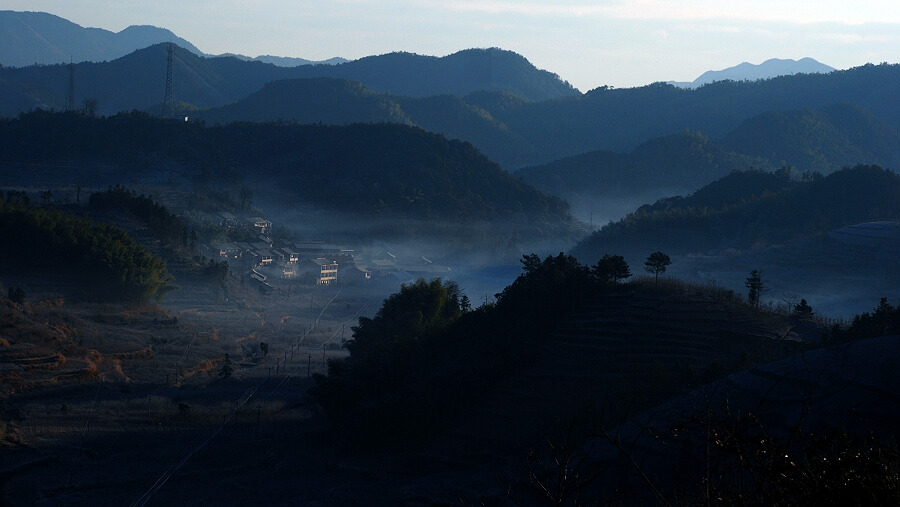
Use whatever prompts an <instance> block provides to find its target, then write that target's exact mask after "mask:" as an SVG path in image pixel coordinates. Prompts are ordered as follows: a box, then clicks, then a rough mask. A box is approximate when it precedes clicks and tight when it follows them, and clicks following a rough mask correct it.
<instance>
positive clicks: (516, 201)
mask: <svg viewBox="0 0 900 507" xmlns="http://www.w3.org/2000/svg"><path fill="white" fill-rule="evenodd" d="M0 150H2V151H3V152H5V153H9V154H10V156H9V157H8V159H7V160H6V162H7V163H9V164H12V168H11V169H9V170H10V171H24V170H27V169H26V168H27V166H28V164H29V163H48V162H53V161H60V160H65V161H67V162H68V163H72V164H76V165H75V166H74V167H81V169H80V170H81V171H83V172H88V171H90V170H93V169H92V168H96V167H97V164H98V163H101V164H104V165H108V164H111V165H113V166H114V167H116V168H117V169H116V170H117V171H118V172H119V174H121V177H122V178H126V177H127V178H134V177H138V176H140V175H141V174H143V175H144V176H148V175H150V174H153V173H154V172H155V171H156V170H157V167H158V166H160V165H162V166H165V165H166V164H167V163H171V162H175V163H177V164H178V166H179V167H181V168H182V169H180V171H182V172H183V173H184V176H185V177H188V178H191V179H192V180H194V181H195V182H196V183H197V184H199V185H209V186H217V185H223V184H224V185H247V186H250V187H252V188H257V189H261V188H271V189H272V190H273V191H277V192H278V193H280V194H282V195H287V196H289V197H290V198H291V199H293V200H294V202H305V203H309V204H314V205H316V206H319V207H322V208H327V209H332V210H337V211H345V212H351V213H355V214H361V215H367V216H379V217H383V218H409V219H418V220H429V221H450V222H461V223H469V221H500V222H503V223H505V224H507V225H511V226H513V228H514V229H519V228H521V230H522V231H531V232H530V233H529V234H546V233H548V232H549V233H551V234H555V233H561V234H564V235H567V234H572V233H574V232H575V231H577V230H580V229H579V228H578V226H577V224H576V223H575V222H574V220H573V219H572V218H571V216H569V215H568V213H567V205H566V203H565V202H564V201H562V200H560V199H558V198H555V197H551V196H547V195H545V194H542V193H540V192H538V191H537V190H535V189H534V188H533V187H531V186H530V185H528V184H525V183H523V182H522V181H520V180H518V179H515V178H513V177H512V176H510V175H509V174H508V173H507V172H505V171H503V170H502V169H501V168H500V167H499V166H497V164H495V163H493V162H491V161H490V160H489V159H487V158H486V157H484V156H483V155H481V154H480V153H479V152H478V151H477V150H476V149H475V148H474V147H473V146H472V145H471V144H469V143H465V142H462V141H450V140H448V139H446V138H444V137H442V136H439V135H436V134H432V133H429V132H426V131H423V130H421V129H418V128H415V127H409V126H403V125H397V124H354V125H348V126H342V127H337V126H323V125H292V124H278V123H267V124H251V123H243V124H234V125H229V126H224V127H210V128H207V127H205V126H203V125H200V124H196V123H185V122H175V121H170V120H161V119H157V118H152V117H150V116H148V115H146V114H141V113H130V114H120V115H115V116H111V117H107V118H92V117H88V116H86V115H82V114H78V113H61V114H53V113H43V112H36V113H32V114H28V115H22V116H21V117H19V118H17V119H10V120H5V121H0ZM167 161H168V162H167ZM538 231H542V232H538Z"/></svg>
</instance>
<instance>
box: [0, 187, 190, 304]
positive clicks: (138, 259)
mask: <svg viewBox="0 0 900 507" xmlns="http://www.w3.org/2000/svg"><path fill="white" fill-rule="evenodd" d="M0 230H2V231H3V234H4V236H5V237H7V238H15V242H10V243H7V244H6V245H4V247H3V248H2V249H0V260H2V261H3V262H4V263H14V264H15V265H16V266H20V267H24V268H25V269H31V270H35V271H40V272H46V273H58V274H63V275H75V276H77V277H79V278H80V279H81V280H82V282H83V283H84V287H85V292H88V293H91V294H92V295H94V296H100V297H103V298H108V297H112V298H113V299H123V300H129V301H143V300H146V299H161V298H162V297H163V296H164V295H165V294H166V292H168V291H170V290H172V289H173V288H174V286H173V285H172V282H173V278H172V276H171V275H170V274H169V273H168V271H167V270H166V264H165V262H164V261H163V260H162V259H160V258H159V257H157V256H155V255H153V254H151V253H150V252H149V251H148V250H147V249H146V248H145V247H143V246H141V245H138V244H137V243H135V242H134V240H132V239H131V237H130V236H128V234H126V233H125V232H124V231H122V230H121V229H119V228H117V227H114V226H111V225H99V224H96V223H94V222H91V221H89V220H87V219H83V218H76V217H74V216H71V215H68V214H65V213H63V212H61V211H59V210H57V209H55V208H51V207H33V206H30V205H28V204H27V203H25V202H24V201H23V200H22V199H20V198H18V197H17V196H16V195H15V194H8V195H7V198H6V199H3V198H0Z"/></svg>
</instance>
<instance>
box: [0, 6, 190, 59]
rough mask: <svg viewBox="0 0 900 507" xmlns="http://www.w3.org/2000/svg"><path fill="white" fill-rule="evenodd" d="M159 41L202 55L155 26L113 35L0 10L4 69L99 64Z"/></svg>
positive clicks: (0, 56) (0, 54) (51, 18)
mask: <svg viewBox="0 0 900 507" xmlns="http://www.w3.org/2000/svg"><path fill="white" fill-rule="evenodd" d="M160 42H173V43H175V44H177V45H179V46H181V47H183V48H185V49H187V50H188V51H191V52H192V53H194V54H197V55H202V54H203V52H201V51H200V50H199V49H197V47H196V46H194V45H193V44H191V43H190V42H188V41H186V40H184V39H182V38H181V37H178V36H177V35H175V34H174V33H172V32H171V31H169V30H167V29H164V28H157V27H155V26H147V25H140V26H138V25H133V26H129V27H128V28H126V29H124V30H122V31H121V32H118V33H116V32H111V31H109V30H104V29H101V28H85V27H82V26H80V25H77V24H75V23H72V22H71V21H68V20H66V19H63V18H61V17H59V16H54V15H53V14H48V13H45V12H17V11H0V64H3V65H4V66H7V67H25V66H28V65H35V64H40V65H52V64H57V63H69V62H70V61H71V62H75V63H79V62H103V61H109V60H115V59H116V58H121V57H123V56H125V55H127V54H129V53H132V52H134V51H135V50H138V49H143V48H145V47H147V46H152V45H153V44H158V43H160Z"/></svg>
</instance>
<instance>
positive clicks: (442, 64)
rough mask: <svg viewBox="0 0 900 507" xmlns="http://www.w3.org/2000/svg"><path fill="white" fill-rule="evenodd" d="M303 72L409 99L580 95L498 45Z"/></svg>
mask: <svg viewBox="0 0 900 507" xmlns="http://www.w3.org/2000/svg"><path fill="white" fill-rule="evenodd" d="M300 70H301V72H302V77H335V78H341V79H351V80H354V81H359V82H361V83H363V84H364V85H366V87H367V88H370V89H372V90H375V91H380V92H385V93H390V94H392V95H405V96H410V97H423V96H428V95H442V94H449V95H456V96H464V95H468V94H470V93H472V92H476V91H482V90H491V91H506V92H511V93H514V94H516V95H521V96H522V97H524V98H526V99H528V100H546V99H553V98H559V97H567V96H574V95H579V92H578V90H576V89H575V88H573V87H572V85H570V84H569V83H567V82H565V81H563V80H561V79H560V78H559V76H557V75H556V74H553V73H551V72H548V71H545V70H540V69H538V68H536V67H535V66H534V65H532V64H531V62H529V61H528V60H526V59H525V58H524V57H523V56H521V55H519V54H516V53H513V52H512V51H505V50H502V49H498V48H490V49H466V50H463V51H459V52H457V53H454V54H452V55H448V56H444V57H441V58H438V57H434V56H423V55H417V54H413V53H389V54H385V55H379V56H369V57H366V58H360V59H359V60H354V61H352V62H347V63H344V64H341V65H333V66H325V65H317V66H312V67H303V68H301V69H300Z"/></svg>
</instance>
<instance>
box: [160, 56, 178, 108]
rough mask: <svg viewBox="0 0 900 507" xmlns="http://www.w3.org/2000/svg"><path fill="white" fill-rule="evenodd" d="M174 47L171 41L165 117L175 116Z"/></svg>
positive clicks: (167, 64) (167, 70)
mask: <svg viewBox="0 0 900 507" xmlns="http://www.w3.org/2000/svg"><path fill="white" fill-rule="evenodd" d="M173 52H174V48H173V46H172V43H171V42H170V43H169V55H168V57H167V58H166V97H165V98H164V99H163V107H162V116H163V118H174V117H175V98H174V96H173V93H172V55H173Z"/></svg>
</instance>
